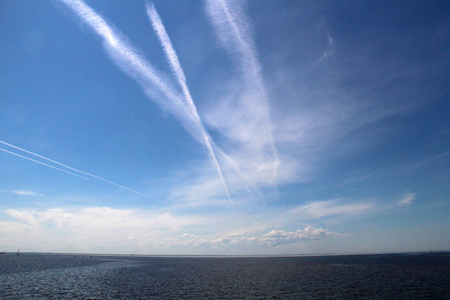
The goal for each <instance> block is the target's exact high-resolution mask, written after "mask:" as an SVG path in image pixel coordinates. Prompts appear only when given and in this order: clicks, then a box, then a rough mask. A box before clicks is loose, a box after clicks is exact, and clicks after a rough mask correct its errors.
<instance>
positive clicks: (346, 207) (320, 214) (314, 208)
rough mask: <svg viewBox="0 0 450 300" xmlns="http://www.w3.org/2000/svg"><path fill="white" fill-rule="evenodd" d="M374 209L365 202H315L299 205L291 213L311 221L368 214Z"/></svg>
mask: <svg viewBox="0 0 450 300" xmlns="http://www.w3.org/2000/svg"><path fill="white" fill-rule="evenodd" d="M373 208H374V204H372V203H366V202H353V203H341V201H339V200H337V199H336V200H328V201H315V202H310V203H308V204H305V205H300V206H298V207H297V208H295V209H294V210H292V211H291V213H295V214H303V215H304V216H305V217H308V218H312V219H319V218H326V217H333V216H351V215H358V214H362V213H366V212H369V211H370V210H372V209H373Z"/></svg>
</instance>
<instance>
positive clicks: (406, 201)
mask: <svg viewBox="0 0 450 300" xmlns="http://www.w3.org/2000/svg"><path fill="white" fill-rule="evenodd" d="M415 199H416V194H415V193H411V192H407V193H405V194H404V195H403V197H402V199H400V201H398V204H399V205H403V206H405V205H411V204H412V203H413V201H414V200H415Z"/></svg>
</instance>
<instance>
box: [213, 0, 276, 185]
mask: <svg viewBox="0 0 450 300" xmlns="http://www.w3.org/2000/svg"><path fill="white" fill-rule="evenodd" d="M206 11H207V14H208V16H209V18H210V21H211V24H212V25H213V27H214V29H215V32H216V35H217V38H218V40H219V41H220V44H221V45H222V47H223V48H224V49H225V50H226V51H227V52H228V54H229V55H230V57H231V58H232V60H233V62H234V63H235V65H236V66H237V69H238V71H239V73H240V74H241V75H240V77H241V79H240V80H230V82H233V84H231V85H230V86H229V87H228V88H227V91H226V92H225V94H221V95H220V94H218V93H217V94H215V95H213V96H214V97H215V98H217V99H218V100H219V101H217V103H218V105H215V106H213V107H211V108H210V110H209V111H208V112H206V114H205V121H206V122H207V124H208V126H210V127H211V128H212V129H214V130H216V131H217V132H219V133H220V134H221V135H222V138H224V139H225V140H226V141H227V144H228V145H230V144H233V145H235V147H234V149H233V150H231V151H232V152H231V153H230V154H231V156H232V157H233V158H234V159H235V160H236V162H237V163H238V165H239V166H241V171H242V172H243V173H244V174H246V175H247V177H248V178H249V179H250V180H252V181H253V180H254V178H253V175H254V174H248V172H249V171H251V170H258V173H270V176H271V177H270V180H269V181H268V182H264V185H272V184H276V179H277V170H278V166H279V157H278V150H277V148H276V146H275V143H274V139H273V133H272V123H271V120H270V111H269V99H268V95H267V91H266V86H265V83H264V80H263V76H262V72H261V65H260V62H259V61H258V58H257V51H256V48H255V46H254V41H253V38H252V34H251V30H250V28H251V25H250V23H249V21H248V19H247V17H246V16H245V13H244V9H243V7H242V2H240V1H222V0H221V1H206ZM222 84H223V83H222ZM222 89H223V88H222ZM249 157H252V160H251V161H255V162H256V164H254V165H252V166H248V168H247V167H243V166H244V165H243V163H244V162H245V161H248V160H247V159H248V158H249ZM253 182H254V183H256V184H258V183H257V182H256V181H253ZM260 183H261V182H260Z"/></svg>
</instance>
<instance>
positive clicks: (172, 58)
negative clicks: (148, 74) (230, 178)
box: [146, 3, 233, 206]
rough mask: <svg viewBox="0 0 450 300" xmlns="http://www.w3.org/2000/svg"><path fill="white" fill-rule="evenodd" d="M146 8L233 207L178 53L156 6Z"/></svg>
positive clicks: (149, 5)
mask: <svg viewBox="0 0 450 300" xmlns="http://www.w3.org/2000/svg"><path fill="white" fill-rule="evenodd" d="M146 7H147V14H148V16H149V18H150V20H151V22H152V26H153V29H154V31H155V32H156V35H157V36H158V38H159V40H160V42H161V46H162V48H163V50H164V54H165V55H166V58H167V60H168V62H169V65H170V68H171V69H172V72H173V74H174V76H175V78H176V79H177V81H178V84H179V85H180V86H181V90H182V91H183V95H184V98H185V100H186V105H187V106H188V108H189V111H190V113H191V116H192V118H194V120H195V122H196V123H197V124H198V127H199V130H200V131H201V135H202V137H203V144H204V145H205V146H206V148H207V149H208V154H209V157H210V159H211V160H212V162H213V164H214V166H215V167H216V169H217V172H218V173H219V176H220V180H221V181H222V185H223V187H224V189H225V192H226V193H227V196H228V198H229V199H230V201H231V205H232V206H233V203H232V200H231V197H230V192H229V190H228V186H227V184H226V181H225V179H224V177H223V172H222V169H221V167H220V164H219V162H218V161H217V158H216V155H215V154H214V150H213V148H212V145H211V138H210V137H209V135H208V133H207V132H206V129H205V127H204V126H203V124H202V121H201V119H200V116H199V115H198V112H197V107H196V106H195V104H194V100H193V99H192V96H191V93H190V92H189V88H188V86H187V83H186V76H185V75H184V72H183V68H182V67H181V64H180V61H179V59H178V56H177V53H176V52H175V49H174V48H173V46H172V42H171V40H170V37H169V35H168V34H167V31H166V29H165V27H164V24H163V23H162V20H161V18H160V16H159V14H158V12H157V11H156V9H155V6H154V5H153V4H149V3H146Z"/></svg>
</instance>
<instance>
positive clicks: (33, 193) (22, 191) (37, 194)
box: [12, 190, 44, 197]
mask: <svg viewBox="0 0 450 300" xmlns="http://www.w3.org/2000/svg"><path fill="white" fill-rule="evenodd" d="M12 193H14V194H16V195H19V196H32V197H43V196H44V195H42V194H39V193H36V192H32V191H27V190H18V191H12Z"/></svg>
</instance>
